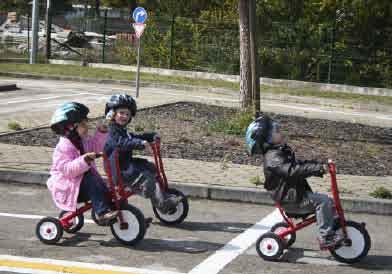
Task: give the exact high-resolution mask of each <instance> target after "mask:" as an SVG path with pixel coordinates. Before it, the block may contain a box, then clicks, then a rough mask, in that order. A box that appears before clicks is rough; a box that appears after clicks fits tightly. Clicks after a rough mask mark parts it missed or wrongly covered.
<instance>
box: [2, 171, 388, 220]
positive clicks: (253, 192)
mask: <svg viewBox="0 0 392 274" xmlns="http://www.w3.org/2000/svg"><path fill="white" fill-rule="evenodd" d="M48 178H49V172H37V171H17V170H4V169H3V170H0V181H5V182H9V183H23V184H35V185H45V184H46V181H47V179H48ZM171 186H172V187H175V188H177V189H179V190H181V191H182V192H184V193H185V194H186V195H188V196H189V197H194V198H203V199H210V200H221V201H232V202H246V203H255V204H263V205H273V201H272V200H271V198H270V196H269V193H268V192H266V191H263V190H261V189H255V188H244V187H226V186H217V185H207V184H187V183H180V182H172V183H171ZM342 204H343V207H344V209H345V210H346V211H347V212H352V213H367V214H377V215H387V216H392V200H383V199H356V198H349V197H342Z"/></svg>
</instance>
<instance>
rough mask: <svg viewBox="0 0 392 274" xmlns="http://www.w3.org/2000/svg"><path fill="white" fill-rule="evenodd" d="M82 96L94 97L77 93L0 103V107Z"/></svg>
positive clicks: (84, 93)
mask: <svg viewBox="0 0 392 274" xmlns="http://www.w3.org/2000/svg"><path fill="white" fill-rule="evenodd" d="M80 95H94V94H91V93H89V92H82V93H75V94H61V95H57V96H50V97H43V98H34V99H23V100H14V101H7V102H3V103H0V105H10V104H18V103H28V102H32V101H42V100H52V99H58V98H64V97H72V96H80Z"/></svg>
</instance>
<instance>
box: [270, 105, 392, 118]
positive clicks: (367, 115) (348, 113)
mask: <svg viewBox="0 0 392 274" xmlns="http://www.w3.org/2000/svg"><path fill="white" fill-rule="evenodd" d="M265 105H269V106H274V107H282V108H291V109H297V110H306V111H316V112H325V113H334V114H343V115H352V116H363V117H369V116H373V118H376V119H380V120H392V115H372V113H359V112H346V111H339V110H326V109H321V108H313V107H300V106H293V105H288V104H278V103H265Z"/></svg>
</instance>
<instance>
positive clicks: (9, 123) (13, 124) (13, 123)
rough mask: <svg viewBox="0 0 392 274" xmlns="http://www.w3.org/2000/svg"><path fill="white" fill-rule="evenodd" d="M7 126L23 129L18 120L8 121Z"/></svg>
mask: <svg viewBox="0 0 392 274" xmlns="http://www.w3.org/2000/svg"><path fill="white" fill-rule="evenodd" d="M7 126H8V128H9V129H11V130H22V129H23V128H22V126H21V125H20V124H19V123H18V122H15V121H11V122H8V125H7Z"/></svg>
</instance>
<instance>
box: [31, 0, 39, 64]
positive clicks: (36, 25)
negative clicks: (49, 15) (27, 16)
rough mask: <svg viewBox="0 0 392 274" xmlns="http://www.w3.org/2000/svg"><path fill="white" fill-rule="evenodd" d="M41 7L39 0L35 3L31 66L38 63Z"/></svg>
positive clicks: (35, 0)
mask: <svg viewBox="0 0 392 274" xmlns="http://www.w3.org/2000/svg"><path fill="white" fill-rule="evenodd" d="M38 10H39V6H38V0H34V1H33V10H32V13H33V16H32V17H33V29H32V33H33V39H32V43H31V52H30V64H35V63H36V61H37V51H38V32H39V14H38Z"/></svg>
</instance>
